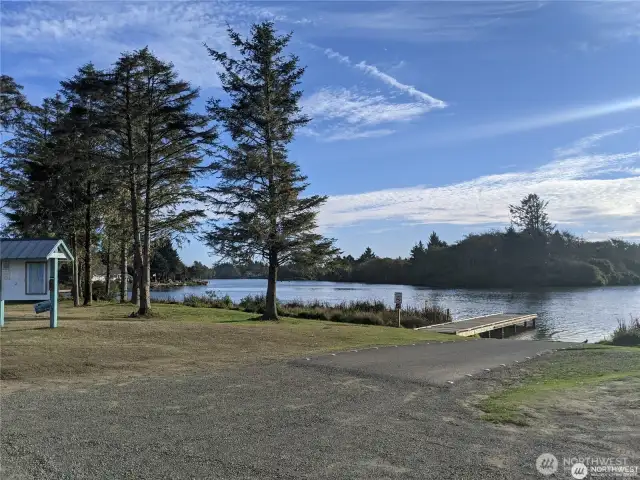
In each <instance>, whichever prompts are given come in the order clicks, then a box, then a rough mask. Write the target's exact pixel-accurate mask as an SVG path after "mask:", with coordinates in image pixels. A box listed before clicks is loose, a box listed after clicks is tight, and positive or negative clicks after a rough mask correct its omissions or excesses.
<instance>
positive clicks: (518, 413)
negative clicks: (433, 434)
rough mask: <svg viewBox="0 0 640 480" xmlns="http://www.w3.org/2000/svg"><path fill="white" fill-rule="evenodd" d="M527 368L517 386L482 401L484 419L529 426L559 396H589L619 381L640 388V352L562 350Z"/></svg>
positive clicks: (595, 347)
mask: <svg viewBox="0 0 640 480" xmlns="http://www.w3.org/2000/svg"><path fill="white" fill-rule="evenodd" d="M528 368H531V370H530V371H529V372H528V373H527V374H526V376H524V377H523V378H521V379H518V380H516V381H515V384H514V385H512V386H509V387H507V388H504V389H502V390H500V391H498V392H496V393H494V394H492V395H490V396H489V397H488V398H486V399H485V400H484V401H482V402H481V404H480V409H481V410H482V411H483V412H484V415H483V418H484V419H485V420H488V421H491V422H496V423H512V424H516V425H530V424H531V423H532V419H533V418H535V416H536V413H535V411H536V410H539V409H544V408H546V406H548V405H549V404H553V403H557V396H558V395H564V394H566V393H567V392H568V391H572V390H578V391H581V392H583V393H584V394H581V395H582V396H586V394H587V393H589V392H593V391H594V389H595V387H596V386H597V385H599V384H603V383H609V382H615V381H619V380H625V381H631V382H634V383H638V386H640V349H637V348H623V347H608V346H604V345H602V346H591V347H585V348H582V349H579V350H566V351H560V352H556V354H554V355H553V356H552V357H550V358H549V359H545V360H540V361H538V362H535V363H534V364H533V365H532V366H531V367H528ZM554 399H555V400H554Z"/></svg>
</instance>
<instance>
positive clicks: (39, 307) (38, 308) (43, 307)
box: [33, 300, 51, 313]
mask: <svg viewBox="0 0 640 480" xmlns="http://www.w3.org/2000/svg"><path fill="white" fill-rule="evenodd" d="M33 309H34V310H35V312H36V313H42V312H48V311H49V310H51V301H49V300H45V301H44V302H40V303H36V304H35V305H34V306H33Z"/></svg>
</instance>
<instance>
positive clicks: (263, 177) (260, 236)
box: [203, 22, 337, 320]
mask: <svg viewBox="0 0 640 480" xmlns="http://www.w3.org/2000/svg"><path fill="white" fill-rule="evenodd" d="M228 33H229V37H230V39H231V42H232V44H233V45H234V46H235V47H236V48H237V49H238V51H239V54H240V55H239V58H237V57H235V56H233V57H232V56H229V55H227V54H226V53H223V52H218V51H216V50H213V49H211V48H208V47H207V48H208V51H209V54H210V55H211V57H212V58H213V60H214V61H215V62H216V63H218V64H220V65H221V66H222V68H223V72H222V73H220V74H219V77H220V81H221V83H222V87H223V89H224V91H225V92H226V93H227V94H228V95H229V97H230V100H231V104H230V105H229V106H225V105H223V103H222V102H221V101H219V100H211V101H210V102H209V104H208V111H209V112H210V113H211V115H212V116H213V118H214V119H215V120H216V121H217V122H218V123H219V124H220V125H222V127H223V128H224V129H225V130H226V132H227V133H228V134H229V136H230V137H231V140H232V142H231V145H229V146H226V147H223V148H222V149H221V152H220V155H219V158H218V160H217V161H216V162H214V164H213V165H212V167H213V168H215V169H216V170H217V171H218V173H219V176H220V179H219V183H218V185H217V186H216V187H214V188H212V189H210V198H211V204H212V206H213V210H214V212H215V213H216V214H217V215H219V216H220V217H222V219H223V220H221V221H218V222H215V223H214V224H213V226H212V229H211V230H210V231H209V232H207V233H206V234H205V235H204V237H203V239H204V240H205V241H206V243H207V244H208V245H209V246H210V247H211V248H212V249H213V250H214V251H215V252H216V253H218V254H219V255H221V256H222V257H226V258H229V259H233V260H235V261H239V262H240V263H248V262H249V261H251V260H253V259H254V258H256V257H262V258H263V259H265V260H266V261H267V262H268V265H269V272H268V282H267V296H266V301H267V303H266V308H265V313H264V315H263V318H264V319H268V320H271V319H277V318H278V312H277V309H276V282H277V277H278V268H279V267H280V266H281V265H284V264H286V263H289V262H295V263H298V264H312V263H321V262H322V261H323V260H324V259H326V258H327V257H329V256H332V255H334V254H335V253H337V249H336V248H335V247H334V246H333V240H329V239H325V238H323V237H322V236H321V235H319V234H317V233H315V229H316V215H317V211H318V208H319V207H320V206H321V205H322V204H323V203H324V202H325V201H326V197H324V196H319V195H314V196H308V197H304V196H303V193H304V191H305V189H306V188H307V186H308V183H307V177H305V176H304V175H302V174H301V173H300V169H299V166H298V165H297V164H296V163H295V162H293V161H291V160H289V158H288V150H287V147H288V145H289V143H290V142H291V141H292V140H293V138H294V135H295V132H296V130H298V129H299V128H300V127H302V126H304V125H306V124H307V123H308V122H309V121H310V119H309V118H308V117H307V116H305V115H303V114H302V113H301V109H300V105H299V101H300V98H301V96H302V92H301V91H300V90H298V89H297V86H298V85H299V83H300V79H301V78H302V75H303V73H304V68H301V67H299V65H298V63H299V60H298V58H297V57H296V56H294V55H291V56H285V53H284V52H285V49H286V47H287V45H288V44H289V42H290V40H291V34H289V35H284V36H278V35H277V34H276V32H275V29H274V25H273V24H272V23H270V22H265V23H261V24H257V25H254V26H253V27H252V28H251V33H250V38H247V39H243V38H242V37H241V36H240V35H239V34H238V33H236V32H234V31H233V30H232V29H229V30H228Z"/></svg>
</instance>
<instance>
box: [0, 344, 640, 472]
mask: <svg viewBox="0 0 640 480" xmlns="http://www.w3.org/2000/svg"><path fill="white" fill-rule="evenodd" d="M391 348H393V347H391ZM542 358H543V357H539V358H537V359H533V360H531V361H530V362H541V361H544V360H542ZM301 360H302V361H301V362H278V363H269V364H262V365H254V366H251V367H242V368H238V369H226V370H224V371H220V372H217V373H215V372H214V373H212V374H209V375H197V376H195V375H193V376H175V375H174V376H171V377H166V378H163V377H148V378H144V379H142V378H130V379H128V380H125V379H120V380H118V379H112V380H101V381H99V382H96V383H88V382H86V381H83V382H70V383H67V384H65V385H58V386H57V387H48V388H39V389H33V388H32V389H28V390H23V391H15V392H13V393H11V394H9V395H4V396H3V399H2V434H1V435H2V437H1V438H2V451H1V453H2V478H3V479H11V478H20V479H22V478H74V479H78V478H153V479H158V478H171V479H177V478H225V479H235V478H261V479H264V478H318V479H320V478H336V479H358V478H362V479H365V478H366V479H370V478H420V479H424V478H433V479H502V478H504V479H516V478H517V479H522V478H540V476H539V474H538V473H537V472H536V470H535V459H536V458H537V456H538V455H540V454H541V453H544V452H555V453H556V454H557V455H560V454H561V453H565V454H567V455H570V454H573V455H575V454H578V453H579V454H581V455H588V454H592V455H604V454H605V453H606V452H607V451H610V452H620V451H621V449H622V448H627V450H626V451H628V452H629V451H635V450H633V449H634V448H637V445H636V447H633V446H632V442H635V440H633V436H632V435H627V436H625V437H624V438H622V437H620V438H618V437H616V436H615V435H609V437H608V438H607V439H604V438H600V437H598V433H597V432H598V430H597V428H598V427H597V424H593V425H587V432H586V434H585V431H584V429H582V430H576V428H575V425H576V417H575V416H573V417H572V416H571V415H561V416H558V417H557V418H554V420H553V421H554V422H555V423H554V426H553V429H548V428H543V427H544V419H542V420H541V422H543V423H542V424H541V428H517V427H513V426H496V425H493V424H489V423H486V422H483V421H481V420H479V419H478V412H477V411H474V409H473V406H472V405H473V399H474V398H476V397H477V396H478V395H481V394H482V393H483V392H486V391H487V390H488V389H491V388H493V386H495V385H498V384H500V383H501V382H504V381H508V379H509V378H510V377H511V376H513V375H516V374H517V369H518V368H522V364H519V365H520V366H519V367H518V366H516V367H512V368H500V369H497V370H493V371H491V372H484V373H483V374H479V375H476V376H474V378H466V379H464V380H461V381H459V382H456V384H454V385H446V386H440V385H429V384H427V383H425V382H415V381H412V380H408V379H406V378H400V377H399V378H394V377H393V376H385V377H379V378H378V377H375V376H371V375H360V374H358V373H352V372H349V371H344V370H341V369H339V368H319V367H317V366H307V365H305V364H304V361H306V359H304V358H303V359H301ZM627 420H628V419H627ZM627 420H625V419H624V418H622V419H620V420H619V421H620V422H625V421H627ZM578 421H579V420H578ZM608 427H611V428H613V427H615V425H612V424H608ZM625 427H626V428H627V429H628V428H629V425H625ZM590 428H593V430H592V431H590V430H589V429H590ZM611 428H610V430H609V431H611ZM631 428H633V426H631ZM621 438H622V439H621ZM621 442H622V443H621ZM625 442H629V443H628V444H625ZM560 478H564V477H560ZM568 478H569V477H568Z"/></svg>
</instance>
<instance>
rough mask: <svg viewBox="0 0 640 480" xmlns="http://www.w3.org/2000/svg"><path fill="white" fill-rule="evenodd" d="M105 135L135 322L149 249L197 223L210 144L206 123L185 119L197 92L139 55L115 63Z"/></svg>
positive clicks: (146, 294) (143, 310)
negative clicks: (127, 247)
mask: <svg viewBox="0 0 640 480" xmlns="http://www.w3.org/2000/svg"><path fill="white" fill-rule="evenodd" d="M113 77H114V80H115V83H116V87H115V92H116V93H115V96H112V103H111V104H110V111H111V113H112V118H111V122H112V127H111V128H112V134H113V136H114V137H115V139H116V141H115V143H116V154H117V158H118V159H119V164H120V166H121V170H120V173H121V174H124V178H125V179H126V183H128V187H129V192H130V208H131V219H132V230H133V238H134V271H135V272H136V275H135V277H137V278H135V280H134V281H135V283H136V285H137V284H138V283H139V309H138V312H137V313H138V314H139V315H147V314H149V313H150V309H151V295H150V279H151V253H152V252H151V242H152V240H153V239H154V238H158V237H169V236H171V235H174V234H175V233H176V232H178V233H184V232H190V231H193V230H194V227H195V225H196V224H197V222H198V220H199V219H200V218H202V217H203V216H204V212H203V210H202V209H198V208H192V207H190V205H191V204H195V203H196V202H197V201H199V200H203V197H201V195H200V194H199V192H198V190H197V189H196V188H195V185H194V181H195V179H196V177H197V176H198V174H199V172H200V171H201V170H200V165H201V163H202V161H203V158H204V155H205V154H206V153H207V152H208V148H209V146H210V145H211V144H212V143H213V141H214V140H215V138H216V135H215V130H214V129H213V128H211V127H210V126H209V117H208V116H207V115H201V114H196V113H193V112H191V107H192V105H193V102H194V101H195V100H196V99H197V98H198V95H199V91H198V89H196V88H193V87H192V86H191V85H190V84H189V83H188V82H185V81H183V80H180V79H178V75H177V73H176V71H175V68H174V66H173V64H171V63H165V62H162V61H160V60H159V59H157V58H156V57H155V56H153V55H152V54H151V53H150V51H149V50H148V49H147V48H144V49H142V50H140V51H136V52H133V53H131V54H125V55H123V56H122V57H121V58H120V60H119V61H118V63H117V64H116V66H115V69H114V72H113Z"/></svg>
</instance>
